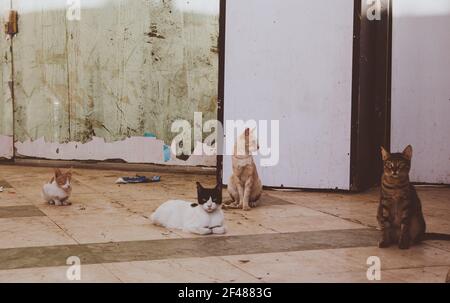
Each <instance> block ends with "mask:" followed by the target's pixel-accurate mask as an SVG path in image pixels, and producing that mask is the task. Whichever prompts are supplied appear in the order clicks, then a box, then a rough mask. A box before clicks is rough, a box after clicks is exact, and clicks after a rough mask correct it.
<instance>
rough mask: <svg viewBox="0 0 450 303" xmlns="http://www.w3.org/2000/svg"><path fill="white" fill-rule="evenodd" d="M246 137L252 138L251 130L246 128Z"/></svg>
mask: <svg viewBox="0 0 450 303" xmlns="http://www.w3.org/2000/svg"><path fill="white" fill-rule="evenodd" d="M245 136H246V137H249V136H250V128H246V129H245Z"/></svg>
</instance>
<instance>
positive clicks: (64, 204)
mask: <svg viewBox="0 0 450 303" xmlns="http://www.w3.org/2000/svg"><path fill="white" fill-rule="evenodd" d="M62 205H63V206H70V205H72V203H71V202H68V201H66V202H63V204H62Z"/></svg>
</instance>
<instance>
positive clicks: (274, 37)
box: [224, 0, 353, 189]
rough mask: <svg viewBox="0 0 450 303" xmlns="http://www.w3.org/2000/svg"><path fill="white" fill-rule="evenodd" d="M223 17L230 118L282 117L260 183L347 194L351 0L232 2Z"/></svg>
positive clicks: (228, 169) (227, 164)
mask: <svg viewBox="0 0 450 303" xmlns="http://www.w3.org/2000/svg"><path fill="white" fill-rule="evenodd" d="M226 18H227V22H226V23H227V29H226V33H227V34H226V52H225V57H226V69H225V120H228V119H233V120H236V119H243V120H248V119H256V120H259V119H267V120H273V119H275V120H280V127H281V134H280V147H281V151H280V162H279V165H277V166H275V167H267V168H261V167H260V168H259V170H260V174H261V175H262V180H263V183H264V184H265V185H268V186H280V185H284V186H287V187H303V188H333V189H334V188H340V189H349V185H350V184H349V183H350V134H351V129H350V128H351V92H352V89H351V86H352V49H353V0H340V1H336V0H321V1H307V0H283V1H280V0H245V1H241V0H229V1H227V16H226ZM224 170H225V171H224V182H225V183H227V182H228V177H229V175H230V173H231V163H230V157H225V163H224Z"/></svg>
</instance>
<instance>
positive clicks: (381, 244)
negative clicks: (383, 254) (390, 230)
mask: <svg viewBox="0 0 450 303" xmlns="http://www.w3.org/2000/svg"><path fill="white" fill-rule="evenodd" d="M389 246H391V243H389V242H388V241H385V240H381V241H380V242H378V248H388V247H389Z"/></svg>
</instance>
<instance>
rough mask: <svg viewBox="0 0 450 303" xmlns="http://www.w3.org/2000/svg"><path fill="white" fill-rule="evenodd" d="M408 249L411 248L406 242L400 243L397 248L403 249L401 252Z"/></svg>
mask: <svg viewBox="0 0 450 303" xmlns="http://www.w3.org/2000/svg"><path fill="white" fill-rule="evenodd" d="M410 247H411V244H410V242H409V241H406V240H404V241H400V243H399V244H398V248H400V249H403V250H406V249H409V248H410Z"/></svg>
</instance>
